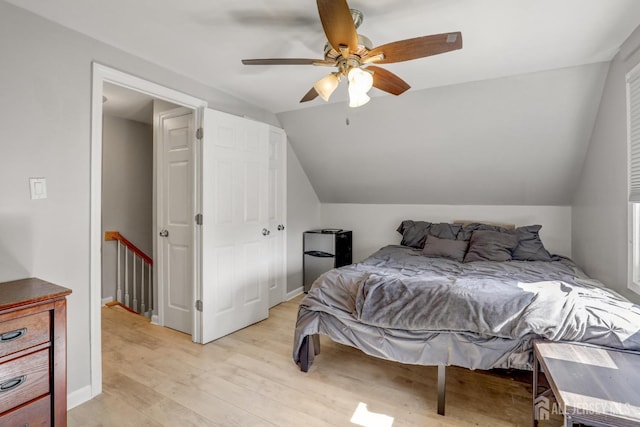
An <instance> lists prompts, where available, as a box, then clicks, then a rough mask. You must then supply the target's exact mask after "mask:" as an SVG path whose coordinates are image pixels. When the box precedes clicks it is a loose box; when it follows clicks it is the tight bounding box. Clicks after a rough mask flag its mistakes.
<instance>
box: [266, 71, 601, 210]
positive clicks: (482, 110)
mask: <svg viewBox="0 0 640 427" xmlns="http://www.w3.org/2000/svg"><path fill="white" fill-rule="evenodd" d="M606 72H607V64H606V63H598V64H589V65H583V66H579V67H572V68H564V69H558V70H551V71H544V72H538V73H532V74H526V75H520V76H512V77H505V78H500V79H494V80H484V81H477V82H471V83H465V84H457V85H452V86H445V87H439V88H433V89H427V90H420V91H413V90H409V91H408V92H406V93H404V94H402V95H401V96H398V97H395V96H392V95H387V96H380V97H375V98H373V99H372V100H371V102H369V103H368V104H366V105H365V106H363V107H360V108H355V109H354V108H348V107H347V106H346V105H345V104H343V103H337V104H325V105H322V106H318V107H311V108H304V109H301V110H296V111H289V112H286V113H280V114H278V117H279V118H280V120H281V122H282V124H283V126H284V128H285V130H286V131H287V135H288V136H289V139H290V141H291V144H292V146H293V149H294V150H295V152H296V155H297V156H298V158H299V159H300V163H301V164H302V166H303V168H304V170H305V171H306V172H307V175H308V176H309V180H310V181H311V184H312V185H313V187H314V189H315V190H316V193H317V194H318V198H319V199H320V201H321V202H322V203H398V204H402V203H410V204H446V205H472V204H473V205H525V206H531V205H536V206H537V205H540V206H545V205H550V206H569V205H570V204H571V199H572V196H573V192H574V190H575V188H576V186H577V182H578V177H579V175H580V167H581V165H582V163H583V161H584V156H585V154H586V151H587V147H588V143H589V137H590V135H591V129H592V128H593V122H594V120H595V116H596V113H597V109H598V102H599V100H600V97H601V95H602V88H603V87H604V81H605V78H606ZM347 118H348V119H349V124H348V125H347V123H346V119H347Z"/></svg>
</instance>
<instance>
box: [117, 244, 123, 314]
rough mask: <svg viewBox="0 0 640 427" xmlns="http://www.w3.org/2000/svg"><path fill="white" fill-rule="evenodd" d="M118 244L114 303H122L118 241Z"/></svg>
mask: <svg viewBox="0 0 640 427" xmlns="http://www.w3.org/2000/svg"><path fill="white" fill-rule="evenodd" d="M116 243H117V244H118V267H117V271H116V301H118V302H122V272H121V271H120V270H121V269H120V258H121V255H120V246H122V243H120V241H119V240H118V241H117V242H116Z"/></svg>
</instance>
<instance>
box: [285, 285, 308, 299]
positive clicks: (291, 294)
mask: <svg viewBox="0 0 640 427" xmlns="http://www.w3.org/2000/svg"><path fill="white" fill-rule="evenodd" d="M302 292H304V288H303V287H302V286H300V287H299V288H296V289H294V290H292V291H291V292H287V295H285V297H284V300H285V301H289V300H292V299H294V298H295V297H297V296H298V295H300V294H301V293H302Z"/></svg>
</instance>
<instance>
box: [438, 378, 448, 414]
mask: <svg viewBox="0 0 640 427" xmlns="http://www.w3.org/2000/svg"><path fill="white" fill-rule="evenodd" d="M445 369H446V367H445V365H438V415H443V416H444V396H445V389H446V383H447V381H446V379H447V378H446V372H445Z"/></svg>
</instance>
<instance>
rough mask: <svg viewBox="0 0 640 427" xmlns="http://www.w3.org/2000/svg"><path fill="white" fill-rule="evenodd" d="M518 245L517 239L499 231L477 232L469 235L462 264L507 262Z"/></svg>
mask: <svg viewBox="0 0 640 427" xmlns="http://www.w3.org/2000/svg"><path fill="white" fill-rule="evenodd" d="M517 245H518V237H517V236H516V235H513V234H508V233H501V232H499V231H485V230H477V231H474V232H473V233H471V240H470V241H469V250H468V251H467V255H465V257H464V262H474V261H509V260H511V253H512V252H513V250H514V249H515V248H516V246H517Z"/></svg>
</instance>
